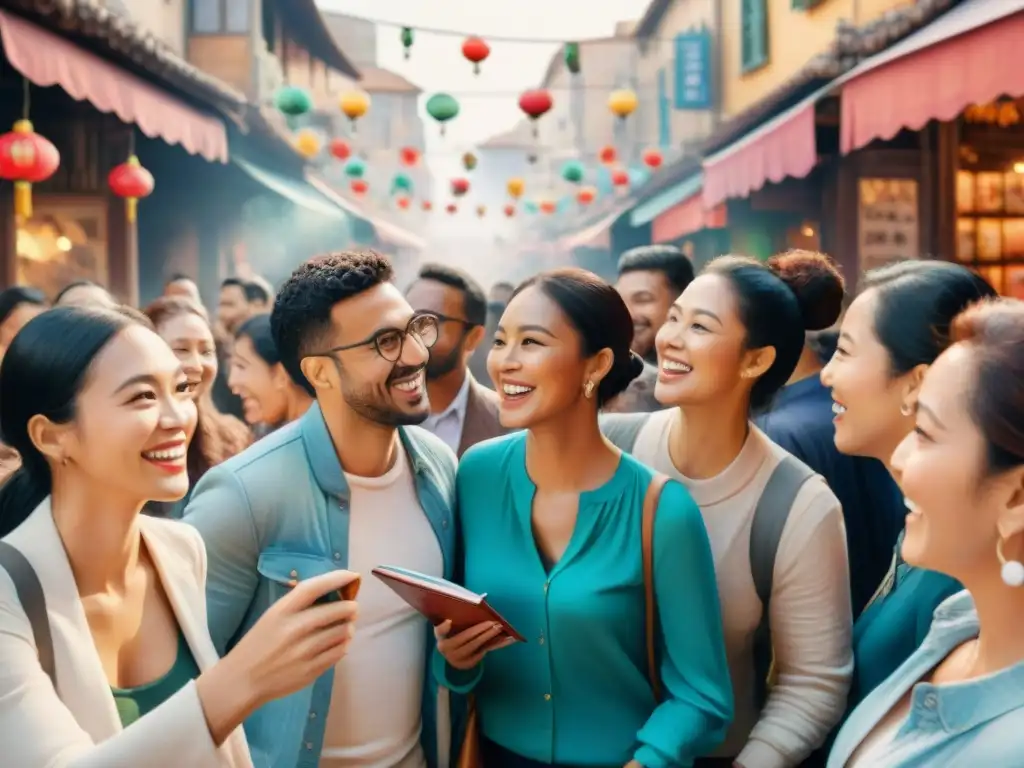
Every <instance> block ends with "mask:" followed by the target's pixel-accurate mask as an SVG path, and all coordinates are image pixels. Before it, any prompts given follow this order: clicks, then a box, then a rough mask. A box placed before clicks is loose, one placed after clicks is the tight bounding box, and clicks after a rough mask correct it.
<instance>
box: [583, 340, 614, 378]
mask: <svg viewBox="0 0 1024 768" xmlns="http://www.w3.org/2000/svg"><path fill="white" fill-rule="evenodd" d="M614 363H615V353H614V352H612V351H611V349H610V348H609V347H605V348H604V349H602V350H601V351H600V352H598V353H597V354H596V355H594V356H593V357H592V358H590V362H589V364H588V365H587V373H586V379H585V380H584V382H583V386H586V385H587V382H588V381H592V382H594V387H595V388H596V387H597V386H599V385H600V384H601V382H602V381H603V380H604V377H605V376H607V375H608V372H609V371H610V370H611V369H612V365H613V364H614Z"/></svg>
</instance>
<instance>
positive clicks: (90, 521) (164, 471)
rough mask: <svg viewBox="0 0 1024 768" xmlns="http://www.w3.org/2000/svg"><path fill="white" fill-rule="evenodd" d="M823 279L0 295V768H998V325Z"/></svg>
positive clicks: (644, 261)
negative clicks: (477, 597)
mask: <svg viewBox="0 0 1024 768" xmlns="http://www.w3.org/2000/svg"><path fill="white" fill-rule="evenodd" d="M858 287H859V291H858V293H857V295H856V296H850V295H848V290H847V284H846V283H845V282H844V279H843V276H842V275H841V274H840V272H839V271H838V269H837V268H836V266H835V265H834V264H833V263H832V261H831V260H830V259H829V258H828V257H827V256H825V255H823V254H820V253H813V252H808V251H790V252H787V253H783V254H779V255H777V256H775V257H773V258H772V259H770V260H768V261H767V262H760V261H756V260H753V259H749V258H745V257H740V256H723V257H720V258H718V259H715V260H713V261H711V262H710V263H709V264H707V265H706V266H705V267H704V268H703V269H702V270H700V272H699V273H698V274H695V272H694V269H693V266H692V265H691V263H690V261H689V260H688V259H687V258H686V256H685V255H684V254H683V253H682V252H681V251H679V250H678V249H676V248H673V247H667V246H647V247H642V248H637V249H634V250H633V251H629V252H627V253H625V254H623V256H622V257H621V259H620V260H619V263H618V275H617V280H616V282H615V283H614V284H611V283H608V282H605V281H604V280H602V279H600V278H599V277H597V276H596V275H593V274H591V273H589V272H585V271H583V270H579V269H573V268H566V269H557V270H551V271H546V272H542V273H540V274H537V275H535V276H533V277H531V278H530V279H528V280H526V281H525V282H523V283H521V284H520V285H518V286H515V287H514V286H512V285H509V284H506V283H499V284H496V285H494V286H491V288H490V290H489V291H486V290H485V289H484V287H483V286H481V285H480V284H479V283H478V282H477V281H476V280H475V279H474V278H473V277H472V276H471V275H469V274H467V273H465V272H463V271H460V270H457V269H452V268H450V267H447V266H444V265H441V264H425V265H423V266H422V267H421V269H420V271H419V273H418V275H417V276H416V278H415V279H414V280H413V281H412V283H411V285H408V286H397V285H395V283H394V273H393V268H392V265H391V263H390V261H389V260H388V259H387V257H385V256H383V255H381V254H379V253H377V252H374V251H345V252H338V253H332V254H327V255H323V256H318V257H314V258H312V259H310V260H309V261H307V262H306V263H304V264H302V265H301V266H299V267H298V268H297V269H296V270H295V272H294V273H293V274H292V275H291V277H290V278H289V279H288V280H287V281H286V282H285V283H284V284H283V285H282V286H281V287H280V289H279V290H277V291H275V290H274V289H273V287H272V286H270V285H269V284H267V283H266V281H263V280H261V279H258V278H253V279H242V278H230V279H228V280H226V281H224V283H223V284H222V285H221V286H220V294H219V301H218V304H217V308H216V313H215V317H213V318H211V316H210V314H209V313H208V312H207V310H206V309H205V308H204V306H203V304H202V301H201V299H200V293H199V289H198V287H197V286H196V284H195V283H194V282H193V281H192V280H190V279H189V278H188V277H187V276H183V275H176V276H174V277H172V279H171V280H169V281H168V283H167V284H166V286H165V290H164V295H163V296H162V297H160V298H159V299H157V300H155V301H154V302H152V303H151V304H149V305H148V306H145V307H142V308H141V309H136V308H131V307H126V306H123V305H121V304H120V303H119V302H118V301H117V300H116V299H115V298H114V297H112V296H111V295H110V294H109V293H108V292H107V291H106V290H105V289H104V288H103V287H102V286H99V285H96V284H94V283H89V282H80V283H75V284H72V285H69V286H68V287H67V288H65V289H64V290H63V291H61V293H60V294H59V295H58V296H56V297H54V298H53V299H52V301H50V300H48V297H46V296H44V295H42V294H41V293H40V292H38V291H36V290H34V289H32V288H30V287H13V288H8V289H7V290H5V291H3V292H0V355H2V362H0V436H2V441H3V455H2V457H0V465H2V469H3V474H4V478H5V479H4V482H3V485H2V486H0V535H2V539H0V740H2V743H3V744H4V757H3V760H2V761H0V762H3V763H4V764H5V765H6V764H10V765H12V766H19V768H21V767H24V768H37V767H38V768H44V767H47V768H49V767H51V766H52V767H54V768H93V767H95V768H106V767H107V766H118V765H146V766H153V767H154V768H179V767H180V766H190V768H191V767H193V766H194V767H196V768H204V767H205V766H210V768H213V767H214V766H231V767H234V768H237V767H241V766H246V767H248V766H258V768H300V767H301V768H317V767H319V768H479V767H480V766H484V767H485V768H539V767H541V766H560V767H562V768H577V767H579V768H582V767H584V766H587V767H593V768H613V767H615V768H623V767H625V768H673V767H676V768H678V767H682V766H691V765H693V766H699V767H700V768H718V767H719V766H723V767H730V768H731V767H735V766H739V767H740V768H795V767H796V766H808V767H810V768H813V767H815V766H828V768H843V767H846V768H910V766H962V765H970V764H978V765H992V766H1007V767H1008V768H1009V767H1011V766H1015V765H1024V762H1022V760H1021V758H1019V757H1018V754H1019V752H1020V748H1019V747H1020V744H1021V740H1020V739H1021V737H1019V736H1018V735H1017V734H1016V733H1015V731H1016V730H1017V728H1018V727H1019V726H1024V686H1022V685H1021V683H1022V682H1024V635H1022V634H1021V633H1019V632H1018V630H1017V624H1016V617H1017V616H1019V615H1020V611H1018V610H1017V608H1022V609H1024V589H1021V587H1022V586H1024V303H1022V302H1020V301H1016V300H1012V299H1001V298H999V297H997V296H996V295H995V292H994V291H993V290H992V288H991V287H990V286H989V285H988V284H987V283H986V282H985V281H984V280H983V279H982V278H980V277H978V276H977V275H976V274H975V273H973V272H971V271H970V270H968V269H966V268H964V267H961V266H959V265H955V264H951V263H945V262H937V261H929V260H921V261H907V262H900V263H896V264H891V265H889V266H886V267H883V268H880V269H878V270H875V271H873V272H869V273H868V274H866V275H864V276H861V278H860V279H859V280H858ZM382 564H387V565H392V566H397V567H400V568H404V569H407V570H411V571H415V572H418V573H420V574H424V575H426V576H428V577H435V578H443V579H447V580H451V581H454V582H456V583H457V584H460V585H462V586H465V587H466V588H468V589H469V590H472V591H473V592H475V593H478V594H486V596H487V601H488V603H489V604H490V605H492V606H493V607H494V608H495V609H496V610H497V611H498V612H499V613H500V614H501V615H502V616H503V617H504V618H505V619H506V620H507V621H508V622H509V623H510V624H511V625H512V626H514V627H515V628H516V630H517V631H518V632H519V633H520V634H521V635H522V636H523V637H524V638H525V642H518V641H516V640H514V639H513V638H511V637H509V636H508V635H507V634H506V633H505V630H504V627H503V625H501V624H496V623H493V622H485V623H482V624H479V625H477V626H473V627H471V628H468V629H467V628H461V627H460V628H459V629H458V630H455V629H453V627H452V623H451V621H445V622H442V623H441V624H439V625H437V626H432V625H431V624H430V623H429V622H428V621H427V620H426V619H425V618H424V617H422V616H421V615H420V614H419V613H417V612H416V611H415V610H414V609H413V608H412V607H411V606H410V605H409V604H407V603H405V602H404V601H403V600H402V599H401V598H399V597H398V596H397V595H396V594H395V593H394V592H392V591H391V590H389V589H388V587H387V586H386V585H385V584H384V583H382V582H380V581H379V580H377V579H375V578H372V577H371V575H370V572H371V570H372V569H373V568H374V567H376V566H378V565H382Z"/></svg>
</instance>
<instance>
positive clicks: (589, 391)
mask: <svg viewBox="0 0 1024 768" xmlns="http://www.w3.org/2000/svg"><path fill="white" fill-rule="evenodd" d="M583 396H584V397H585V398H587V399H588V400H589V399H590V398H591V397H593V396H594V382H592V381H588V382H587V385H586V386H585V387H583Z"/></svg>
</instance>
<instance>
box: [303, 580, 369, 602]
mask: <svg viewBox="0 0 1024 768" xmlns="http://www.w3.org/2000/svg"><path fill="white" fill-rule="evenodd" d="M361 583H362V578H361V577H360V576H356V577H355V578H354V579H352V581H350V582H349V583H348V584H346V585H345V586H344V587H342V588H341V589H339V590H336V591H334V592H328V593H327V594H325V595H320V597H318V598H317V599H316V600H315V601H314V603H313V605H326V604H327V603H337V602H338V601H340V600H355V599H356V596H357V595H358V594H359V585H360V584H361Z"/></svg>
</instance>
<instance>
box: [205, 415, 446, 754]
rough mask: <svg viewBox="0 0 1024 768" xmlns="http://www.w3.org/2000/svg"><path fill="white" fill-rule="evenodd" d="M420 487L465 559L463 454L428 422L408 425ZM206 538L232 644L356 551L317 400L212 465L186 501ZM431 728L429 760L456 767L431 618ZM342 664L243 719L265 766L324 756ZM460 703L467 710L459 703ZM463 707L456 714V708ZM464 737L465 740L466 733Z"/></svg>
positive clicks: (435, 520)
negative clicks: (297, 589) (461, 542)
mask: <svg viewBox="0 0 1024 768" xmlns="http://www.w3.org/2000/svg"><path fill="white" fill-rule="evenodd" d="M399 435H400V437H401V440H402V443H403V445H404V447H405V450H406V453H407V455H408V456H409V460H410V462H411V464H412V469H413V472H414V475H415V484H416V492H417V495H418V496H419V500H420V504H421V505H422V507H423V510H424V512H425V514H426V516H427V517H428V518H429V520H430V523H431V526H432V527H433V529H434V533H435V534H436V535H437V540H438V543H439V544H440V548H441V553H442V555H443V558H444V575H445V577H446V578H451V577H452V575H453V574H452V570H453V565H454V562H455V530H456V526H455V520H454V497H455V496H454V494H455V491H454V487H455V466H456V460H455V455H454V454H453V453H452V452H451V450H450V449H449V448H448V447H447V446H446V445H444V443H442V442H441V441H440V440H439V439H438V438H436V437H434V436H433V435H431V434H430V433H428V432H426V431H425V430H422V429H419V428H418V427H408V428H402V429H399ZM185 522H187V523H191V524H192V525H194V526H195V527H196V528H197V529H198V530H199V532H200V533H201V534H202V536H203V539H204V541H205V542H206V550H207V554H208V556H209V575H208V578H207V585H206V595H207V602H208V607H207V612H208V616H209V625H210V635H211V636H212V637H213V641H214V644H215V645H216V646H217V650H218V651H219V652H220V653H221V654H224V653H225V652H226V651H228V650H230V649H231V648H232V646H233V645H234V644H235V643H236V642H237V641H238V639H239V638H240V637H242V635H244V634H245V633H246V632H248V631H249V630H250V629H251V628H252V626H253V624H255V623H256V621H257V620H258V619H259V617H260V616H262V615H263V613H264V612H265V611H266V610H267V609H268V608H269V607H270V605H271V604H272V603H273V602H274V601H275V600H277V599H278V598H280V597H281V596H282V595H283V594H284V593H285V592H286V591H287V589H288V586H287V585H288V582H289V581H290V580H292V579H294V578H299V579H302V578H309V577H311V576H316V575H318V574H321V573H326V572H327V571H331V570H334V569H337V568H345V567H346V564H347V562H348V554H349V553H348V522H349V489H348V485H347V483H346V482H345V476H344V473H343V472H342V469H341V465H340V463H339V461H338V458H337V454H336V453H335V450H334V445H333V443H332V441H331V436H330V433H329V432H328V431H327V425H326V423H325V422H324V418H323V415H322V414H321V412H320V407H319V406H318V405H313V407H311V408H310V409H309V411H307V412H306V414H305V415H304V416H303V417H302V418H301V419H299V420H298V421H296V422H293V423H291V424H289V425H287V426H285V427H283V428H282V429H279V430H278V431H276V432H274V433H273V434H271V435H268V436H267V437H265V438H263V439H262V440H260V441H259V442H258V443H256V444H255V445H253V446H251V447H250V448H249V449H247V450H245V451H243V452H242V453H241V454H239V455H237V456H235V457H233V458H231V459H229V460H228V461H226V462H224V463H223V464H221V465H220V466H218V467H215V468H214V469H212V470H210V471H209V472H207V473H206V475H204V476H203V478H202V479H201V480H200V481H199V483H198V484H197V485H196V488H195V492H194V493H193V494H192V498H191V500H190V502H189V505H188V508H187V509H186V511H185ZM423 641H424V643H426V644H427V646H426V647H427V652H426V653H425V654H424V658H425V663H426V664H427V670H426V673H425V675H424V692H423V729H422V735H421V740H422V743H423V751H424V754H425V756H426V759H427V765H428V766H429V768H448V766H449V764H450V755H451V752H452V732H453V730H452V726H453V724H458V723H460V722H461V713H462V711H463V707H462V704H463V703H462V702H461V701H456V699H457V698H458V697H456V696H455V695H454V694H449V692H448V691H447V690H445V689H443V688H438V686H437V685H436V682H435V681H434V677H433V675H431V674H430V670H429V662H430V657H431V650H432V649H433V647H434V635H433V630H432V628H431V627H430V626H429V624H428V623H426V622H425V623H424V635H423ZM333 681H334V671H333V670H328V672H326V673H325V674H324V675H323V676H321V677H320V678H319V679H318V680H317V681H316V682H315V683H314V684H313V685H312V686H310V687H308V688H306V689H304V690H302V691H299V692H298V693H295V694H292V695H291V696H288V697H285V698H283V699H278V700H276V701H272V702H270V703H268V704H266V705H265V706H263V707H262V708H260V709H259V710H257V711H256V712H255V713H254V714H253V715H252V716H251V717H250V718H249V719H248V720H247V721H246V723H245V733H246V737H247V738H248V740H249V746H250V749H251V750H252V757H253V763H254V764H255V766H256V768H317V765H318V763H319V760H320V750H321V748H322V746H323V738H324V725H325V721H326V719H327V710H328V707H329V705H330V701H331V686H332V684H333ZM457 704H458V705H460V707H459V712H458V713H456V712H454V711H453V708H454V707H455V705H457ZM456 715H458V716H456ZM456 743H457V742H456Z"/></svg>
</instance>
